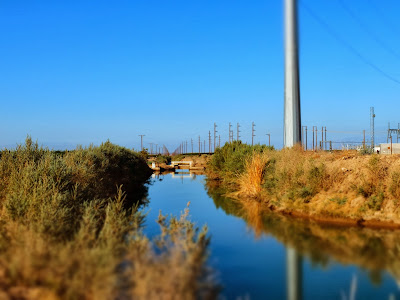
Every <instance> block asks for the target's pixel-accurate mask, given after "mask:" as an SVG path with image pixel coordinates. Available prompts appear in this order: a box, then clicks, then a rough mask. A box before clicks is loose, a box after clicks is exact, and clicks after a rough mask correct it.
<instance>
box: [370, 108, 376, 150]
mask: <svg viewBox="0 0 400 300" xmlns="http://www.w3.org/2000/svg"><path fill="white" fill-rule="evenodd" d="M370 117H371V125H370V126H371V149H372V151H374V148H375V120H374V119H375V112H374V108H373V107H371V108H370Z"/></svg>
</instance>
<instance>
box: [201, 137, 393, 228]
mask: <svg viewBox="0 0 400 300" xmlns="http://www.w3.org/2000/svg"><path fill="white" fill-rule="evenodd" d="M207 175H208V178H209V180H212V181H217V182H218V183H219V184H220V185H222V186H223V187H224V188H225V189H227V191H228V192H229V196H230V197H232V198H235V199H237V201H239V202H241V203H242V205H243V206H246V203H249V202H252V201H257V202H260V203H262V205H263V206H265V207H268V208H269V209H270V210H275V211H277V212H281V213H285V214H292V215H295V216H300V217H308V218H313V219H316V220H318V221H321V222H334V223H345V224H353V225H356V224H358V225H366V226H379V227H382V226H388V227H399V228H400V208H399V206H400V156H397V155H393V156H382V155H381V156H380V155H376V154H373V155H361V154H359V153H358V152H355V151H354V152H349V151H338V152H310V151H309V152H306V151H303V150H302V149H301V148H300V147H294V148H291V149H283V150H280V151H276V150H274V149H272V148H270V147H266V146H260V145H257V146H249V145H246V144H242V143H241V142H240V141H239V142H237V141H236V142H233V143H230V144H228V143H227V144H225V146H224V147H222V148H220V149H217V150H216V152H215V155H214V156H213V157H212V159H211V161H210V162H209V164H208V167H207Z"/></svg>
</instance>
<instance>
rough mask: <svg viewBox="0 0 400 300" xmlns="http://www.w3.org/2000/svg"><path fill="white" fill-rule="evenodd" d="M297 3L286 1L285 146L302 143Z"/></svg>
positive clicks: (292, 0) (290, 0) (291, 0)
mask: <svg viewBox="0 0 400 300" xmlns="http://www.w3.org/2000/svg"><path fill="white" fill-rule="evenodd" d="M297 36H298V35H297V1H296V0H285V93H284V95H285V105H284V111H285V114H284V120H285V121H284V146H285V147H293V146H294V145H295V144H297V143H300V142H301V115H300V83H299V58H298V38H297Z"/></svg>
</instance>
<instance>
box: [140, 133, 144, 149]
mask: <svg viewBox="0 0 400 300" xmlns="http://www.w3.org/2000/svg"><path fill="white" fill-rule="evenodd" d="M139 136H140V151H143V137H144V136H145V135H144V134H139Z"/></svg>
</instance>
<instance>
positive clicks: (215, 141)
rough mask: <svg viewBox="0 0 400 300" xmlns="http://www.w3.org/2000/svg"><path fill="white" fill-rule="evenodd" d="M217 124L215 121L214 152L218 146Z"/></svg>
mask: <svg viewBox="0 0 400 300" xmlns="http://www.w3.org/2000/svg"><path fill="white" fill-rule="evenodd" d="M217 132H218V131H217V124H215V123H214V152H215V148H216V146H217Z"/></svg>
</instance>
